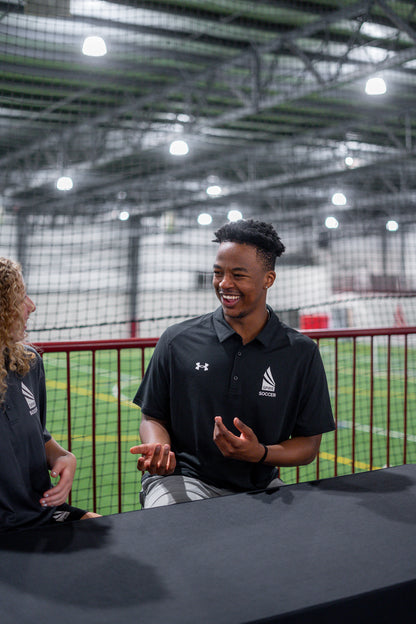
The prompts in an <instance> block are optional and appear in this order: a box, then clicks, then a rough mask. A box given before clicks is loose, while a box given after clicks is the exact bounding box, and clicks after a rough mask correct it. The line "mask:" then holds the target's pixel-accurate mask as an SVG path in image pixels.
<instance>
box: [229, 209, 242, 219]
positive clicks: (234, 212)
mask: <svg viewBox="0 0 416 624" xmlns="http://www.w3.org/2000/svg"><path fill="white" fill-rule="evenodd" d="M242 218H243V215H242V214H241V212H240V211H239V210H230V211H229V213H228V214H227V219H228V221H240V219H242Z"/></svg>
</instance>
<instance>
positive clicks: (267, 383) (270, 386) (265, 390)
mask: <svg viewBox="0 0 416 624" xmlns="http://www.w3.org/2000/svg"><path fill="white" fill-rule="evenodd" d="M275 390H276V382H275V380H274V379H273V375H272V371H271V370H270V366H269V368H268V369H267V370H266V372H265V373H264V375H263V381H262V384H261V390H260V392H259V396H267V397H275V396H276V392H275Z"/></svg>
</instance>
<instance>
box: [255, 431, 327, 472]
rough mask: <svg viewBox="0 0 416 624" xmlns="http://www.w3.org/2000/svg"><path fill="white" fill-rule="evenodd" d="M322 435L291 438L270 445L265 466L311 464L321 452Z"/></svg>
mask: <svg viewBox="0 0 416 624" xmlns="http://www.w3.org/2000/svg"><path fill="white" fill-rule="evenodd" d="M321 437H322V436H321V435H316V436H310V437H306V436H305V437H299V438H291V439H290V440H286V441H285V442H282V443H281V444H271V445H269V446H268V447H267V448H268V452H267V457H266V459H265V461H264V463H265V464H268V465H271V466H282V467H285V466H286V467H287V466H305V465H306V464H310V463H311V462H312V461H313V460H314V459H315V457H316V456H317V454H318V452H319V446H320V444H321Z"/></svg>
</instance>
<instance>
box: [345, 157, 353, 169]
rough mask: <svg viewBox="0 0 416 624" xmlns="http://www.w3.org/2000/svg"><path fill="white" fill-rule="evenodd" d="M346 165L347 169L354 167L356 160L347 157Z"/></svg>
mask: <svg viewBox="0 0 416 624" xmlns="http://www.w3.org/2000/svg"><path fill="white" fill-rule="evenodd" d="M345 164H346V165H347V167H352V166H353V164H354V158H353V157H352V156H346V157H345Z"/></svg>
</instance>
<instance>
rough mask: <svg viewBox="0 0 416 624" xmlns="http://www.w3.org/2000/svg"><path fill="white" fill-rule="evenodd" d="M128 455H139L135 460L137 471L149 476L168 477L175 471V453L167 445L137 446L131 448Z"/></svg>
mask: <svg viewBox="0 0 416 624" xmlns="http://www.w3.org/2000/svg"><path fill="white" fill-rule="evenodd" d="M130 453H132V454H133V455H141V457H139V459H138V460H137V470H141V471H142V472H145V471H147V472H149V473H150V474H157V475H169V474H172V472H173V471H174V470H175V467H176V457H175V453H174V452H173V451H171V450H170V446H169V444H163V445H162V444H154V443H152V444H139V445H138V446H132V448H131V449H130Z"/></svg>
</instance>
